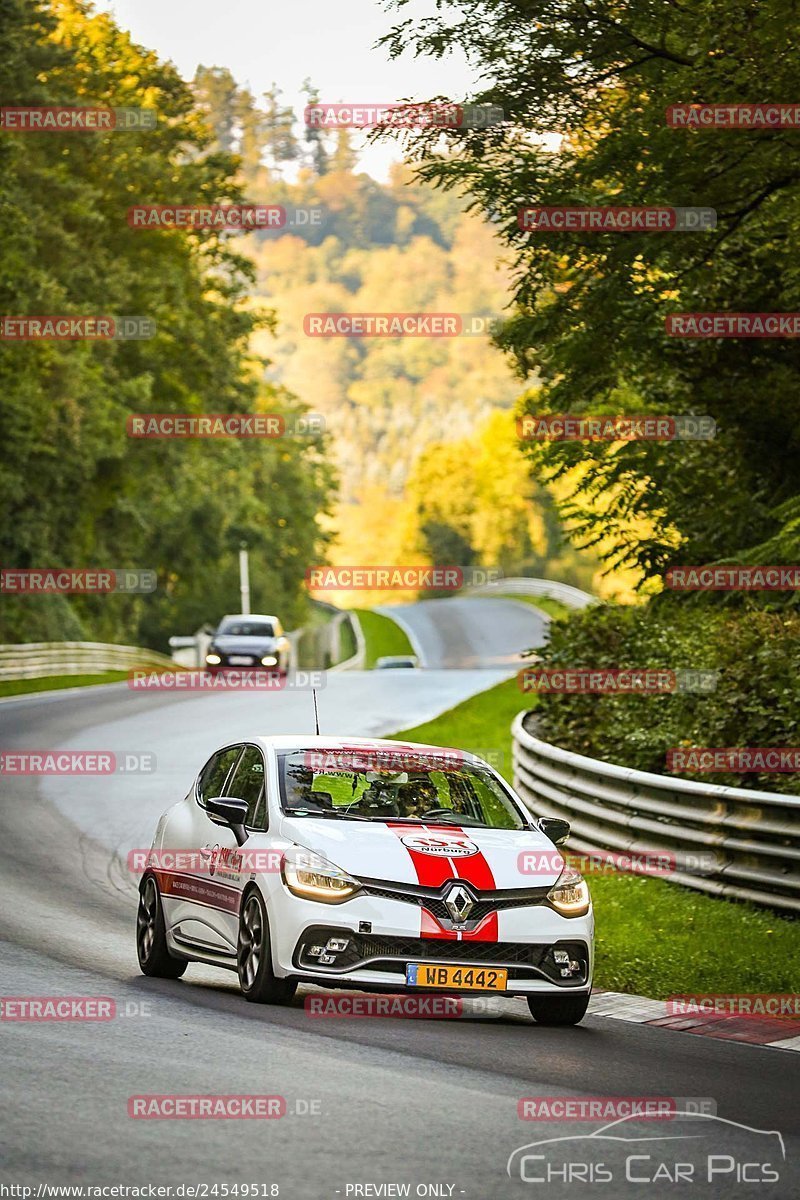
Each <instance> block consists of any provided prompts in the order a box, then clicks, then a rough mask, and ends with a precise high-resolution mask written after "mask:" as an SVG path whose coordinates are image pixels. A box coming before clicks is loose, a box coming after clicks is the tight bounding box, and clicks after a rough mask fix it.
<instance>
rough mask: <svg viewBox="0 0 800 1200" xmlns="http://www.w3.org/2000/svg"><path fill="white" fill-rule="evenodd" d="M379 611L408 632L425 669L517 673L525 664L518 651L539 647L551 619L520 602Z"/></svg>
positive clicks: (457, 600)
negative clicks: (494, 669) (512, 670)
mask: <svg viewBox="0 0 800 1200" xmlns="http://www.w3.org/2000/svg"><path fill="white" fill-rule="evenodd" d="M377 611H378V612H381V613H386V615H387V616H390V617H392V618H393V619H394V620H395V621H397V623H398V624H399V625H401V626H402V628H403V629H405V631H406V633H407V634H408V637H409V640H410V642H411V644H412V646H413V647H414V649H415V651H416V653H417V655H418V657H419V659H420V662H421V663H422V664H423V665H424V666H426V667H446V668H456V669H458V670H463V669H465V668H471V667H505V668H509V667H516V668H517V669H518V668H519V667H520V665H521V664H522V663H523V662H524V659H523V658H522V657H521V654H520V651H522V650H526V649H528V648H529V647H531V646H538V645H541V642H542V639H543V638H544V636H545V630H546V628H547V617H546V616H544V615H543V613H541V612H540V611H539V610H538V609H536V608H534V607H532V606H531V605H530V604H526V603H525V602H524V601H521V600H495V599H491V598H489V599H481V600H478V599H475V600H467V599H463V598H462V597H460V596H453V597H452V598H451V599H447V600H422V601H420V603H419V604H396V605H384V606H383V607H381V608H378V610H377Z"/></svg>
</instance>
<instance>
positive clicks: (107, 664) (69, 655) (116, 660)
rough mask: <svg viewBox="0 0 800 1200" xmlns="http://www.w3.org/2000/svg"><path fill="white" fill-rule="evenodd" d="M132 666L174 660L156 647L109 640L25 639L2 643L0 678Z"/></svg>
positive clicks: (158, 664)
mask: <svg viewBox="0 0 800 1200" xmlns="http://www.w3.org/2000/svg"><path fill="white" fill-rule="evenodd" d="M133 667H174V663H173V662H172V659H171V658H168V657H167V656H166V655H165V654H158V653H157V652H156V651H155V650H144V649H142V647H141V646H115V645H113V644H112V643H109V642H23V643H21V644H19V645H16V646H13V645H4V646H0V679H43V678H45V677H46V676H48V675H99V674H101V673H102V672H104V671H128V670H130V669H131V668H133Z"/></svg>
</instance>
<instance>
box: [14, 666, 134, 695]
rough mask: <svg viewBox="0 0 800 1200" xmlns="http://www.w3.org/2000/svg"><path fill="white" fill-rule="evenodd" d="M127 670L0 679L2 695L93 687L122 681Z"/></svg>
mask: <svg viewBox="0 0 800 1200" xmlns="http://www.w3.org/2000/svg"><path fill="white" fill-rule="evenodd" d="M127 677H128V672H127V671H105V672H104V673H103V674H102V675H45V676H43V677H42V678H41V679H3V680H0V696H24V695H25V694H26V693H27V692H53V691H58V690H60V689H61V688H71V687H92V686H94V685H95V684H98V683H120V682H121V681H122V680H123V679H127Z"/></svg>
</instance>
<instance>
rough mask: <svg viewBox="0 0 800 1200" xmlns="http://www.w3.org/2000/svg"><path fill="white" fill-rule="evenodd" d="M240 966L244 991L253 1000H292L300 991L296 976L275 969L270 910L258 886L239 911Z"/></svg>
mask: <svg viewBox="0 0 800 1200" xmlns="http://www.w3.org/2000/svg"><path fill="white" fill-rule="evenodd" d="M236 968H237V971H238V973H239V986H240V987H241V989H242V995H243V996H244V998H245V1000H249V1001H251V1003H253V1004H288V1003H289V1001H290V1000H291V999H292V997H293V996H294V994H295V992H296V991H297V983H296V982H295V981H294V980H290V979H278V977H277V975H276V974H275V972H274V971H273V969H272V947H271V945H270V940H269V924H268V923H267V912H266V909H265V907H264V901H263V900H262V898H261V893H260V892H257V891H255V890H253V891H251V892H249V893H248V894H247V896H245V900H244V904H243V905H242V910H241V912H240V914H239V938H238V944H237V947H236Z"/></svg>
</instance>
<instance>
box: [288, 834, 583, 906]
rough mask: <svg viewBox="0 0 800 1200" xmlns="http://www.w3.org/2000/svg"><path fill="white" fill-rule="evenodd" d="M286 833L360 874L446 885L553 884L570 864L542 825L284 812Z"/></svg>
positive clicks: (481, 887)
mask: <svg viewBox="0 0 800 1200" xmlns="http://www.w3.org/2000/svg"><path fill="white" fill-rule="evenodd" d="M281 834H282V836H283V837H285V838H286V839H287V840H289V841H292V842H295V843H296V844H297V845H300V846H303V847H305V848H306V849H308V850H314V851H316V852H317V853H318V854H322V855H324V856H325V858H328V859H330V861H331V862H333V863H335V864H336V865H337V866H338V867H342V869H343V870H345V871H348V872H349V873H350V874H351V875H354V876H355V877H356V878H360V879H363V878H367V879H381V880H386V881H387V882H390V883H412V884H422V885H424V886H430V887H439V886H441V885H442V884H443V883H446V882H447V880H449V879H456V878H460V879H464V880H466V881H468V882H470V883H472V884H473V885H474V886H475V887H476V888H478V889H479V890H482V891H494V890H496V889H500V888H538V887H543V886H544V885H552V884H554V883H555V882H556V880H557V879H558V877H559V875H560V874H561V872H562V870H563V869H564V859H563V857H562V856H561V854H560V852H559V851H558V850H557V849H556V847H555V846H554V845H553V843H552V842H551V841H550V840H549V838H546V837H545V836H544V834H542V833H540V832H539V831H538V830H535V829H474V828H471V827H469V826H463V827H462V826H453V827H449V826H448V827H445V826H437V825H426V826H422V825H416V824H412V823H408V824H406V823H404V822H396V823H394V824H392V823H391V822H388V823H387V822H383V821H363V822H362V821H352V820H344V819H337V818H329V817H322V818H315V817H289V816H284V818H283V821H282V823H281Z"/></svg>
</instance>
